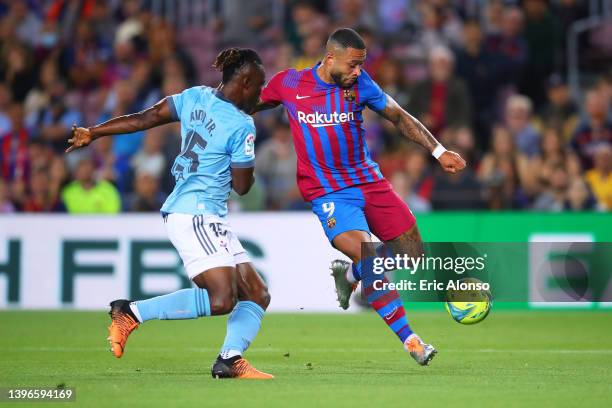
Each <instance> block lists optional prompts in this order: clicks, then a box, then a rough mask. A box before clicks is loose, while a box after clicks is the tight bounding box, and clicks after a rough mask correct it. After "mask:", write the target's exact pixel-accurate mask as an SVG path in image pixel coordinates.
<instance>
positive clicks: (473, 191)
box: [431, 168, 483, 210]
mask: <svg viewBox="0 0 612 408" xmlns="http://www.w3.org/2000/svg"><path fill="white" fill-rule="evenodd" d="M431 204H432V206H433V208H434V210H468V209H472V210H476V209H482V208H483V200H482V186H481V184H480V182H479V181H478V179H477V178H476V176H475V175H474V172H473V171H472V169H470V168H466V169H465V170H463V171H462V172H461V173H459V174H449V173H444V172H443V171H442V170H440V169H436V171H435V175H434V182H433V189H432V192H431Z"/></svg>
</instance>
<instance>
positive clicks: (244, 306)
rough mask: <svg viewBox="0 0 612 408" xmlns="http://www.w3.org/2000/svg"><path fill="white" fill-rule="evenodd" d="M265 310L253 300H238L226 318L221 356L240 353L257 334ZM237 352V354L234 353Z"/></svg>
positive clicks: (231, 355) (229, 356)
mask: <svg viewBox="0 0 612 408" xmlns="http://www.w3.org/2000/svg"><path fill="white" fill-rule="evenodd" d="M264 313H265V311H264V310H263V309H262V308H261V306H259V305H258V304H257V303H255V302H251V301H243V302H238V303H237V304H236V306H235V307H234V310H233V311H232V314H230V317H229V319H228V320H227V334H226V335H225V341H224V342H223V346H221V353H219V355H220V356H221V358H226V357H223V356H224V355H225V356H228V357H227V358H231V357H233V356H236V355H242V354H243V353H244V352H245V351H246V349H247V348H248V347H249V345H250V344H251V342H253V340H254V339H255V336H257V333H258V332H259V327H260V326H261V319H262V318H263V315H264ZM236 353H237V354H236Z"/></svg>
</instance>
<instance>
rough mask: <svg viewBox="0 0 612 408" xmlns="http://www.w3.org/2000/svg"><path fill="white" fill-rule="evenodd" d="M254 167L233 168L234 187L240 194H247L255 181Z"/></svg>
mask: <svg viewBox="0 0 612 408" xmlns="http://www.w3.org/2000/svg"><path fill="white" fill-rule="evenodd" d="M253 173H254V168H253V167H247V168H232V188H233V189H234V191H235V192H236V193H237V194H238V195H245V194H246V193H248V192H249V190H250V189H251V186H253V183H255V176H254V175H253Z"/></svg>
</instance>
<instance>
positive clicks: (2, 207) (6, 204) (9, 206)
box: [0, 179, 15, 214]
mask: <svg viewBox="0 0 612 408" xmlns="http://www.w3.org/2000/svg"><path fill="white" fill-rule="evenodd" d="M14 211H15V206H14V205H13V202H12V201H11V199H10V192H9V189H8V188H7V184H6V182H5V181H4V180H2V179H0V214H8V213H12V212H14Z"/></svg>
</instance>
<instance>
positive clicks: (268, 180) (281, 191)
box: [255, 122, 302, 210]
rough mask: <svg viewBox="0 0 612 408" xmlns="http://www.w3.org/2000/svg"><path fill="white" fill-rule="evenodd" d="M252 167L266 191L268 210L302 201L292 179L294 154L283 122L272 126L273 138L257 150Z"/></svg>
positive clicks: (289, 132) (294, 165)
mask: <svg viewBox="0 0 612 408" xmlns="http://www.w3.org/2000/svg"><path fill="white" fill-rule="evenodd" d="M256 160H257V162H256V164H255V168H256V169H257V170H256V173H257V176H258V177H260V178H261V181H262V186H263V187H264V189H265V191H266V204H267V208H270V209H275V210H279V209H284V210H286V209H291V208H293V207H295V206H299V204H300V202H301V201H302V200H301V198H300V193H299V191H298V188H297V183H296V180H295V173H296V171H297V170H296V167H297V164H296V161H297V156H296V154H295V149H294V147H293V141H292V140H291V131H290V130H289V126H288V125H287V124H286V123H283V122H279V123H277V124H276V125H275V127H274V130H273V132H272V137H270V138H269V139H268V140H266V141H265V142H264V143H263V144H262V145H261V146H260V147H259V150H258V152H257V159H256Z"/></svg>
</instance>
